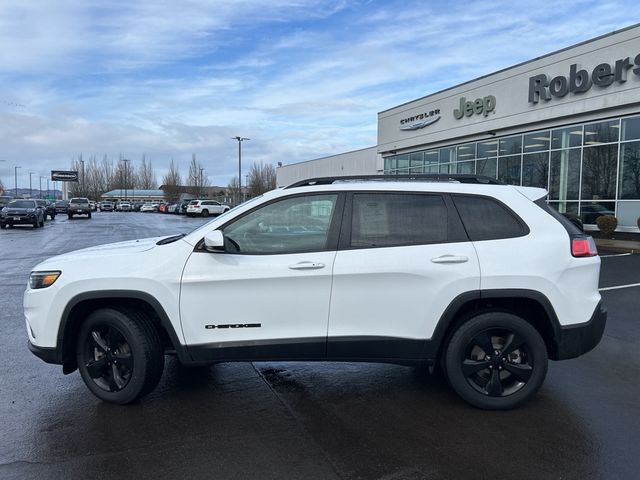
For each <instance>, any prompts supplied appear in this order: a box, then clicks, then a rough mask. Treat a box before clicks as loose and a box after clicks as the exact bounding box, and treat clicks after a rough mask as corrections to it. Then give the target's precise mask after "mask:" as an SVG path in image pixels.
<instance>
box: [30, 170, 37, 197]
mask: <svg viewBox="0 0 640 480" xmlns="http://www.w3.org/2000/svg"><path fill="white" fill-rule="evenodd" d="M34 173H36V172H29V198H33V192H32V191H31V175H33V174H34Z"/></svg>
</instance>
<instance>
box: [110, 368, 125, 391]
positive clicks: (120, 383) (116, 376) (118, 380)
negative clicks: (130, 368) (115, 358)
mask: <svg viewBox="0 0 640 480" xmlns="http://www.w3.org/2000/svg"><path fill="white" fill-rule="evenodd" d="M111 376H112V377H113V382H114V383H115V385H116V389H117V390H121V389H122V388H123V387H124V386H125V385H126V384H127V381H126V380H125V379H124V378H122V375H120V370H119V369H118V367H117V366H116V365H115V364H113V363H112V364H111Z"/></svg>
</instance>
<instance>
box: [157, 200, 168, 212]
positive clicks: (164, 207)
mask: <svg viewBox="0 0 640 480" xmlns="http://www.w3.org/2000/svg"><path fill="white" fill-rule="evenodd" d="M158 212H160V213H167V204H166V203H164V202H163V203H161V204H160V205H158Z"/></svg>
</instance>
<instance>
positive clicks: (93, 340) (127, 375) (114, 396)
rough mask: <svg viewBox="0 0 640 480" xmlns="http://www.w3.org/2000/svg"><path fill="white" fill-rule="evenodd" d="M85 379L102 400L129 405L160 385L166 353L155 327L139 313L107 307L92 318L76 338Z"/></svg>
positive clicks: (83, 325)
mask: <svg viewBox="0 0 640 480" xmlns="http://www.w3.org/2000/svg"><path fill="white" fill-rule="evenodd" d="M76 355H77V362H78V369H79V370H80V375H81V376H82V380H83V381H84V383H85V384H86V385H87V387H88V388H89V390H91V391H92V392H93V394H94V395H96V396H97V397H98V398H100V399H101V400H104V401H107V402H111V403H117V404H121V405H123V404H127V403H131V402H134V401H135V400H137V399H139V398H141V397H143V396H144V395H146V394H147V393H149V392H150V391H151V390H153V389H154V388H155V386H156V385H157V384H158V382H159V380H160V377H161V376H162V370H163V368H164V350H163V347H162V342H161V340H160V336H159V334H158V331H157V330H156V327H155V326H154V325H153V323H152V322H151V320H150V319H149V318H147V317H146V316H145V315H143V314H142V313H141V312H138V311H136V310H122V311H120V310H115V309H110V308H105V309H101V310H97V311H95V312H93V313H91V314H90V315H89V317H88V318H87V319H86V320H85V322H84V323H83V324H82V327H81V328H80V333H79V335H78V337H77V345H76Z"/></svg>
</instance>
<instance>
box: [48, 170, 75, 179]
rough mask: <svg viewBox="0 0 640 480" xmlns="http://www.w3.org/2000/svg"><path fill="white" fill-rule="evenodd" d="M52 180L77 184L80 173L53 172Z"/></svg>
mask: <svg viewBox="0 0 640 480" xmlns="http://www.w3.org/2000/svg"><path fill="white" fill-rule="evenodd" d="M51 180H53V181H54V182H77V181H78V172H77V171H69V170H51Z"/></svg>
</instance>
